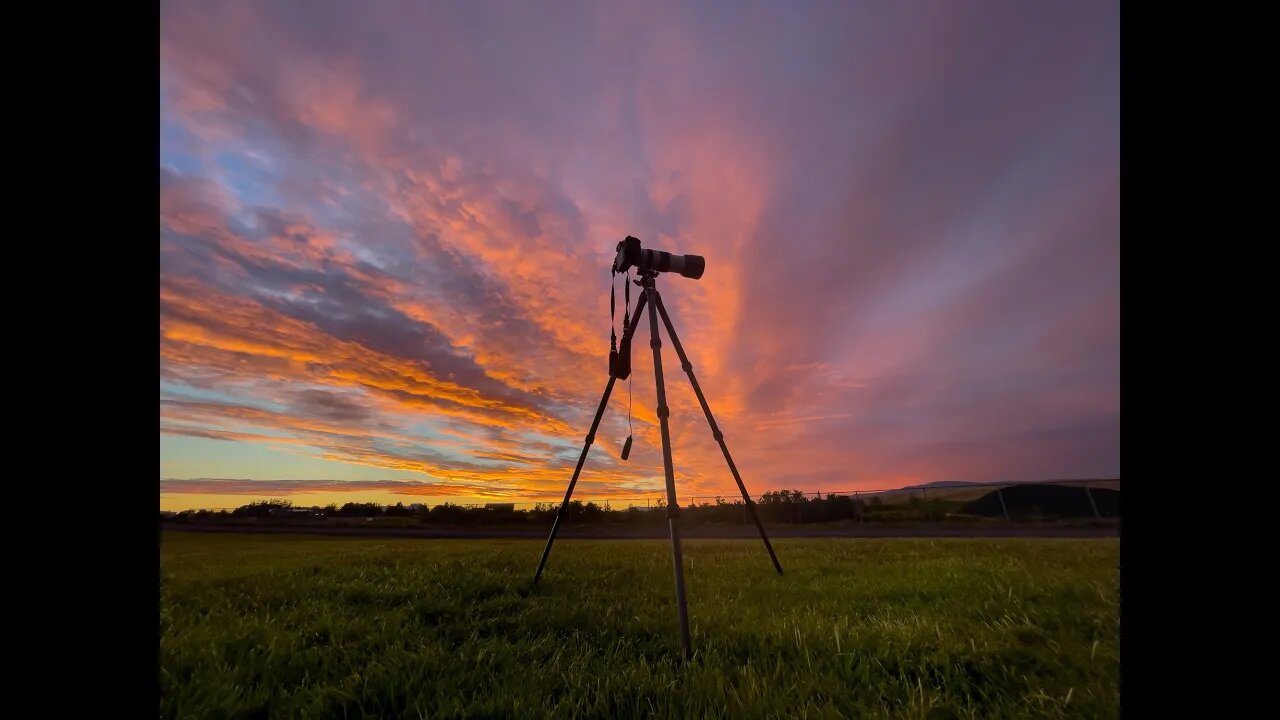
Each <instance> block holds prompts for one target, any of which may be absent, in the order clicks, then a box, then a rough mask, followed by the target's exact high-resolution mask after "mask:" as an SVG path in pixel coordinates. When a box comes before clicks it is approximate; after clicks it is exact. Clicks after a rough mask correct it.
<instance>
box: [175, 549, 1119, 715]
mask: <svg viewBox="0 0 1280 720" xmlns="http://www.w3.org/2000/svg"><path fill="white" fill-rule="evenodd" d="M775 547H776V548H777V551H778V556H779V559H780V560H781V561H782V563H783V566H784V569H785V570H786V574H785V575H784V576H778V575H777V574H776V573H774V571H773V569H772V566H771V565H770V563H769V559H768V556H767V555H766V553H765V551H764V548H763V547H762V546H761V544H760V543H759V541H758V540H756V541H751V540H709V539H695V540H690V541H688V542H687V543H686V544H685V552H686V557H685V562H686V581H687V585H688V596H689V613H690V619H691V628H692V640H693V645H694V649H695V654H694V656H693V658H692V659H690V660H687V661H685V660H683V659H682V658H681V652H680V640H679V631H678V624H677V620H676V611H675V602H674V597H673V581H672V570H671V552H670V546H669V545H668V544H667V543H665V542H663V541H661V540H566V541H564V542H561V543H557V545H556V547H555V549H554V551H553V553H552V556H551V559H550V561H549V563H548V566H547V570H546V573H545V574H544V576H543V579H542V582H541V584H540V585H538V586H534V585H533V584H532V574H533V570H534V568H535V567H536V565H537V560H538V556H539V554H540V552H541V550H542V543H541V541H539V540H516V539H508V540H478V539H468V540H424V539H399V538H397V539H389V538H379V539H356V538H340V537H308V536H297V535H252V536H250V535H243V536H242V535H229V534H194V533H191V534H187V533H165V534H163V536H162V540H161V546H160V558H161V588H160V631H161V646H160V707H161V715H162V717H166V718H179V717H268V716H270V717H343V716H346V717H433V718H435V717H602V718H604V717H609V718H612V717H635V716H645V717H651V716H655V715H656V716H659V717H699V718H710V717H725V718H742V717H920V718H945V717H1067V716H1070V717H1116V716H1118V714H1119V541H1118V540H1117V539H1116V538H1098V539H1025V538H1016V539H1014V538H1006V539H988V538H983V539H950V538H948V539H847V538H845V539H794V538H779V539H778V540H777V541H776V542H775Z"/></svg>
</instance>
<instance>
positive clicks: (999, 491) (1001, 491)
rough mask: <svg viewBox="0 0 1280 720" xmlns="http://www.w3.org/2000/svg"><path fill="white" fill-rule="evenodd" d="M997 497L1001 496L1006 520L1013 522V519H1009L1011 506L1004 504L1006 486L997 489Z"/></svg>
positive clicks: (1001, 506)
mask: <svg viewBox="0 0 1280 720" xmlns="http://www.w3.org/2000/svg"><path fill="white" fill-rule="evenodd" d="M996 497H999V498H1000V509H1001V510H1003V511H1004V521H1005V522H1007V523H1012V522H1013V521H1012V520H1010V519H1009V506H1008V505H1005V504H1004V488H997V489H996Z"/></svg>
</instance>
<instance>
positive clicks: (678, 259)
mask: <svg viewBox="0 0 1280 720" xmlns="http://www.w3.org/2000/svg"><path fill="white" fill-rule="evenodd" d="M632 267H636V268H639V269H640V271H641V272H644V271H646V270H649V271H653V272H673V273H676V274H677V275H681V276H683V277H687V278H689V279H690V280H697V279H698V278H700V277H702V272H703V271H704V270H706V268H707V261H706V259H705V258H703V257H702V256H701V255H672V254H671V253H669V252H663V251H661V250H644V249H642V248H641V247H640V240H639V238H634V237H631V236H630V235H628V236H627V239H626V240H623V241H622V242H620V243H618V255H617V257H615V258H614V259H613V271H614V272H615V273H624V272H626V271H627V270H629V269H630V268H632Z"/></svg>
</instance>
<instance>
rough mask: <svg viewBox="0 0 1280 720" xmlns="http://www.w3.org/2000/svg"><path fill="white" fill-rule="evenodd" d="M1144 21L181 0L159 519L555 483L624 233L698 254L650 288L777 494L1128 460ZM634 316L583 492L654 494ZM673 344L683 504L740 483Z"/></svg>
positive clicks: (507, 494)
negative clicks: (1124, 75) (1131, 256)
mask: <svg viewBox="0 0 1280 720" xmlns="http://www.w3.org/2000/svg"><path fill="white" fill-rule="evenodd" d="M1118 26H1119V8H1118V4H1117V3H1115V2H1100V1H1098V0H1087V1H1082V2H1049V1H1039V0H1014V1H1011V2H998V1H995V0H981V1H977V0H949V1H947V2H931V3H916V2H902V1H900V0H885V1H871V2H831V3H828V2H814V3H789V2H696V3H694V2H688V3H660V2H652V3H651V2H644V3H637V2H626V3H604V2H600V3H597V2H573V3H570V2H533V3H521V2H492V3H490V2H476V1H473V0H468V1H466V2H463V1H461V0H458V1H440V2H421V1H417V0H403V1H400V0H373V1H370V2H338V1H336V0H334V1H319V0H316V1H310V2H263V1H255V2H231V1H228V2H207V1H205V2H179V1H176V0H163V1H162V3H161V26H160V138H159V141H160V168H159V173H160V182H159V184H160V278H159V281H160V283H159V284H160V287H159V293H160V318H159V320H160V506H161V508H162V509H183V508H189V507H212V508H217V507H234V506H236V505H240V504H244V503H245V502H249V501H251V500H254V499H261V498H267V497H287V498H289V499H291V500H292V501H293V502H294V503H295V504H302V505H312V504H327V503H330V502H337V503H343V502H347V501H357V502H363V501H376V502H382V503H394V502H397V501H401V502H404V503H405V504H408V503H411V502H427V503H429V504H435V503H437V502H443V501H445V500H450V501H453V502H464V503H466V502H484V501H492V500H499V499H501V500H506V501H532V500H544V501H545V500H558V499H559V498H560V497H561V496H562V495H563V493H564V488H565V485H566V483H567V482H568V480H569V476H570V474H571V473H572V469H573V464H574V462H575V461H576V460H577V456H578V453H579V452H580V450H581V448H582V442H583V437H584V436H585V434H586V431H587V428H588V426H589V424H590V421H591V417H592V414H593V413H594V411H595V407H596V404H597V403H598V402H599V398H600V394H601V392H602V391H603V389H604V386H605V383H606V381H607V379H608V375H607V356H608V351H609V287H610V280H611V275H610V272H609V267H610V262H611V261H612V259H613V254H614V246H615V245H616V243H617V242H618V241H619V240H621V239H622V238H623V237H625V236H626V235H628V234H630V235H635V236H637V237H639V238H640V239H641V240H642V241H643V242H644V244H645V246H646V247H653V248H659V249H664V250H667V251H671V252H676V253H696V254H699V255H703V256H705V258H706V273H705V275H704V276H703V277H702V279H700V280H696V281H695V280H689V279H685V278H681V277H675V276H663V277H662V278H661V279H660V280H659V285H658V287H659V289H660V290H661V291H662V293H663V298H664V300H665V304H666V306H667V308H668V310H669V311H670V313H671V315H672V319H673V321H674V322H675V324H676V328H677V330H678V331H679V332H680V336H681V339H682V341H683V343H684V345H685V346H686V349H687V350H688V352H689V354H690V356H691V359H692V362H693V365H694V370H695V372H696V373H697V375H698V379H699V381H700V382H701V384H702V386H703V389H704V391H705V392H706V394H707V398H708V400H709V402H710V404H711V407H712V410H713V411H714V412H715V414H716V417H717V420H718V421H719V424H720V425H721V427H722V428H723V430H724V432H725V437H726V440H727V442H728V444H729V447H730V450H731V451H732V452H733V453H734V459H735V461H736V462H737V465H738V467H739V469H740V470H741V471H742V474H743V479H744V480H745V482H746V483H747V486H748V488H749V489H751V490H752V491H753V493H754V494H756V495H757V496H758V495H759V494H760V493H762V492H764V491H766V490H772V489H779V488H798V489H802V490H824V491H826V490H857V489H870V488H885V487H896V486H900V485H903V484H910V483H916V482H929V481H935V480H974V481H988V480H1028V479H1049V478H1084V477H1115V476H1118V473H1119V365H1120V353H1119V27H1118ZM619 287H620V285H619ZM618 300H619V314H621V301H622V297H621V294H619V298H618ZM633 300H634V296H633ZM643 328H644V329H642V330H641V332H640V333H639V337H638V342H637V344H636V349H635V353H634V368H635V369H634V373H633V377H632V383H631V408H632V415H633V423H634V434H635V446H634V448H633V450H632V453H631V458H630V460H629V461H626V462H624V461H621V460H620V459H619V458H618V453H619V450H620V448H621V445H622V443H623V441H624V440H625V439H626V437H627V434H628V432H629V431H628V428H627V407H628V392H627V391H628V388H627V385H626V384H625V383H620V384H619V385H618V387H617V388H616V389H615V391H614V394H613V399H612V401H611V403H610V406H609V408H608V411H607V413H606V416H605V420H604V422H603V423H602V425H601V429H600V431H599V433H598V437H597V441H596V445H595V447H594V448H593V449H592V451H591V454H590V456H589V458H588V461H587V465H586V469H585V470H584V472H583V476H582V479H581V480H580V482H579V484H578V490H577V497H579V498H581V499H583V500H596V501H600V500H602V499H605V498H609V497H614V498H631V497H642V496H652V497H656V496H657V495H659V494H660V493H661V488H662V483H663V481H662V455H661V448H660V440H659V436H658V430H657V420H656V416H655V409H654V408H655V405H656V399H655V389H654V379H653V368H652V365H653V363H652V355H651V352H652V351H651V350H650V349H649V345H648V329H647V328H648V326H647V322H646V323H645V324H644V325H643ZM663 365H664V370H665V375H666V385H667V394H668V398H669V404H670V405H671V409H672V416H671V432H672V444H673V447H674V455H675V465H676V477H677V489H678V491H679V496H680V498H681V499H682V500H683V499H685V498H687V497H688V496H690V495H696V496H707V495H714V494H717V493H721V494H724V495H725V496H726V498H729V497H731V496H732V494H733V493H734V492H735V490H734V483H733V479H732V476H731V475H730V474H729V472H728V470H727V469H726V467H725V464H724V460H723V458H722V457H721V455H720V453H719V449H718V447H717V446H716V444H715V442H714V441H713V439H712V437H711V432H710V430H709V429H708V427H707V424H706V421H705V419H704V418H703V417H702V413H701V411H700V409H699V408H698V405H697V401H696V399H695V397H694V395H693V393H692V391H691V389H690V388H689V384H688V382H687V379H686V378H685V375H684V373H683V372H682V371H681V370H680V366H679V361H678V359H677V358H676V356H675V353H674V349H673V348H672V347H671V344H670V343H669V342H667V341H665V340H664V345H663ZM622 504H624V505H625V504H626V503H625V502H624V503H622ZM641 504H643V502H642V503H641Z"/></svg>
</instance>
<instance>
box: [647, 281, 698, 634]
mask: <svg viewBox="0 0 1280 720" xmlns="http://www.w3.org/2000/svg"><path fill="white" fill-rule="evenodd" d="M645 294H646V295H649V296H651V297H650V298H649V331H650V338H649V345H650V347H652V348H653V374H654V376H655V378H656V382H657V386H658V422H659V423H660V425H661V426H662V468H663V470H665V471H666V475H667V525H668V526H669V527H670V529H671V558H672V560H673V561H674V563H675V571H676V607H677V609H678V611H679V613H680V643H681V644H682V645H683V646H684V656H685V658H688V657H690V656H692V655H693V649H692V647H691V645H690V643H689V606H688V603H687V602H686V601H685V595H684V554H683V552H681V549H680V503H679V502H677V501H676V475H675V470H674V469H673V468H672V466H671V430H670V428H669V427H668V425H667V416H668V415H670V411H669V410H668V409H667V391H666V388H665V387H663V384H662V350H661V348H662V340H661V338H660V337H659V335H658V313H657V312H656V305H657V302H659V301H658V299H657V298H658V291H657V290H655V289H654V288H653V286H652V285H648V286H646V287H645Z"/></svg>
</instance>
